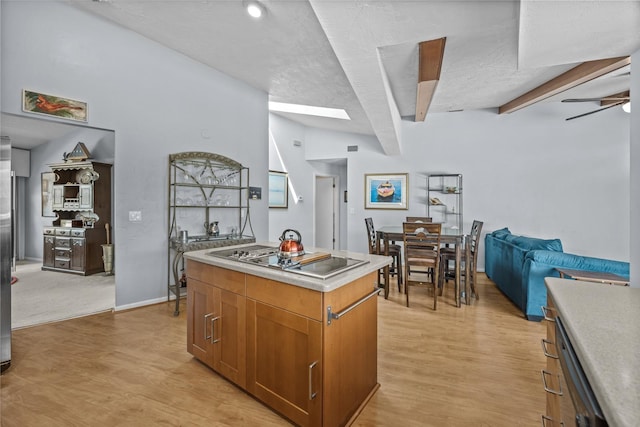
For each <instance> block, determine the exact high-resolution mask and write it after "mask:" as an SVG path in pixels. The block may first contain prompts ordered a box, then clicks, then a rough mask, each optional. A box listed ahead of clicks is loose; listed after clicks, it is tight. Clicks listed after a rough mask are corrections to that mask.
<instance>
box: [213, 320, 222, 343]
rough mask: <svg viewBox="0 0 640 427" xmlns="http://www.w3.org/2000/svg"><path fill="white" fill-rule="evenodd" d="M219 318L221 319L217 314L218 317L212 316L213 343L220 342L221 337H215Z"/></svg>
mask: <svg viewBox="0 0 640 427" xmlns="http://www.w3.org/2000/svg"><path fill="white" fill-rule="evenodd" d="M218 319H220V316H216V317H213V318H211V344H215V343H217V342H220V338H218V339H216V338H215V337H214V335H215V325H216V320H218Z"/></svg>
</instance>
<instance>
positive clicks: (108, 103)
mask: <svg viewBox="0 0 640 427" xmlns="http://www.w3.org/2000/svg"><path fill="white" fill-rule="evenodd" d="M0 7H1V8H2V14H1V18H2V62H1V65H2V95H1V96H2V98H1V99H2V110H3V111H5V112H8V113H14V114H24V113H22V111H21V106H20V103H21V91H22V89H23V88H27V89H31V90H35V91H40V92H44V93H49V94H53V95H59V96H65V97H68V98H72V99H78V100H82V101H86V102H87V103H88V111H89V114H88V116H89V119H88V125H90V126H94V127H98V128H104V129H112V130H114V131H115V179H114V184H115V200H114V209H115V218H114V227H115V228H114V235H115V236H117V242H116V246H115V271H116V306H117V307H127V306H134V305H138V304H143V303H145V302H153V301H157V300H162V298H166V295H167V270H168V265H167V264H168V259H167V189H166V185H167V173H168V155H169V154H171V153H175V152H180V151H208V152H214V153H219V154H221V155H224V156H227V157H230V158H232V159H235V160H237V161H239V162H240V163H242V164H243V165H245V166H248V167H249V168H250V170H251V182H250V184H251V185H252V186H258V187H262V188H263V189H264V188H266V187H267V169H268V143H267V134H268V109H267V94H266V93H264V92H262V91H258V90H256V89H254V88H251V87H249V86H247V85H246V84H244V83H241V82H239V81H237V80H234V79H232V78H230V77H228V76H225V75H224V74H222V73H218V72H216V71H215V70H212V69H211V68H209V67H206V66H204V65H201V64H199V63H196V62H194V61H192V60H191V59H189V58H187V57H185V56H183V55H180V54H178V53H176V52H174V51H172V50H169V49H166V48H164V47H162V46H160V45H158V44H156V43H154V42H152V41H150V40H148V39H146V38H144V37H141V36H139V35H137V34H135V33H133V32H131V31H128V30H125V29H123V28H121V27H118V26H115V25H112V24H110V23H109V22H107V21H106V20H104V19H101V18H97V17H93V16H91V15H88V14H86V13H84V12H82V11H79V10H76V9H74V8H72V7H69V6H68V5H66V4H64V3H60V2H54V1H47V2H1V6H0ZM39 29H40V30H42V29H45V30H42V31H40V30H39ZM60 154H62V153H60ZM251 209H252V212H251V218H252V223H253V229H254V231H255V233H256V237H257V238H258V239H259V240H265V239H266V238H267V234H268V231H267V230H268V214H267V201H266V199H264V198H263V200H261V201H254V202H251ZM129 211H141V212H142V218H143V220H142V222H139V223H135V222H129V221H128V212H129Z"/></svg>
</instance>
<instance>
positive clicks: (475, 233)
mask: <svg viewBox="0 0 640 427" xmlns="http://www.w3.org/2000/svg"><path fill="white" fill-rule="evenodd" d="M483 225H484V223H483V222H482V221H478V220H473V223H472V224H471V233H469V239H470V241H469V250H470V252H471V263H472V268H473V269H474V270H475V268H476V262H477V261H478V247H479V246H480V234H481V233H482V226H483Z"/></svg>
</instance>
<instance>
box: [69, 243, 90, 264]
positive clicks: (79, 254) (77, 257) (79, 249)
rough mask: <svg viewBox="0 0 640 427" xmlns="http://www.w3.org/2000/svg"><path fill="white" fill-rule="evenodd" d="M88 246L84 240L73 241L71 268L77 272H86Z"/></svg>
mask: <svg viewBox="0 0 640 427" xmlns="http://www.w3.org/2000/svg"><path fill="white" fill-rule="evenodd" d="M85 249H86V246H85V240H84V239H71V260H70V264H69V268H70V269H71V270H75V271H84V269H85V259H86V250H85Z"/></svg>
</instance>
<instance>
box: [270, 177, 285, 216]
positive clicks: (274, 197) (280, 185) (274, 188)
mask: <svg viewBox="0 0 640 427" xmlns="http://www.w3.org/2000/svg"><path fill="white" fill-rule="evenodd" d="M269 207H270V208H281V209H287V208H288V207H289V174H288V173H286V172H279V171H269Z"/></svg>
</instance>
